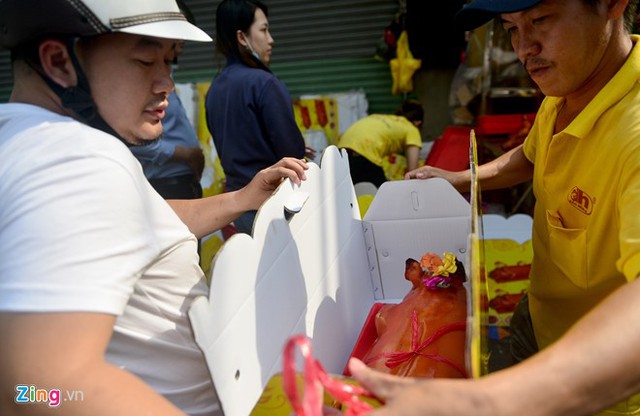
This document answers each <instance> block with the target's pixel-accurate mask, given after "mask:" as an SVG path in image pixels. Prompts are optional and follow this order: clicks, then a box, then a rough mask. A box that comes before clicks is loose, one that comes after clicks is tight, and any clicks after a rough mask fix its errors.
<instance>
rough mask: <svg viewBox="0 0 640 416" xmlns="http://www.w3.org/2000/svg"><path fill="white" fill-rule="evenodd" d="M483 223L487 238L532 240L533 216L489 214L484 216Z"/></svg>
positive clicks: (520, 241)
mask: <svg viewBox="0 0 640 416" xmlns="http://www.w3.org/2000/svg"><path fill="white" fill-rule="evenodd" d="M482 225H483V238H484V239H485V240H495V239H500V240H503V239H509V240H514V241H516V242H518V243H520V244H522V243H524V242H525V241H528V240H531V232H532V227H533V218H531V217H530V216H529V215H525V214H515V215H512V216H510V217H508V218H505V217H504V216H502V215H495V214H488V215H483V216H482Z"/></svg>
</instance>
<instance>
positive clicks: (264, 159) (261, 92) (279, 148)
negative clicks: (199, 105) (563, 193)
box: [206, 60, 305, 191]
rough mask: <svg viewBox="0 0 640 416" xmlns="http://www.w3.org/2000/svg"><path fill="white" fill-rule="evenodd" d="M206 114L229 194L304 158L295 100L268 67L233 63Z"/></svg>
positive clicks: (218, 80)
mask: <svg viewBox="0 0 640 416" xmlns="http://www.w3.org/2000/svg"><path fill="white" fill-rule="evenodd" d="M206 116H207V126H208V127H209V131H210V132H211V135H212V137H213V143H214V144H215V146H216V150H217V152H218V155H219V156H220V161H221V163H222V168H223V169H224V173H225V176H226V178H227V183H226V190H227V191H233V190H236V189H240V188H242V187H243V186H245V185H246V184H247V183H249V182H250V181H251V179H252V178H253V177H254V176H255V174H256V173H257V172H258V171H260V170H262V169H264V168H266V167H268V166H271V165H273V164H274V163H276V162H277V161H279V160H280V159H282V158H283V157H285V156H291V157H297V158H303V157H304V151H305V143H304V138H303V137H302V134H301V133H300V129H298V126H297V125H296V121H295V117H294V115H293V106H292V103H291V97H290V96H289V93H288V91H287V88H286V87H285V85H284V83H283V82H282V81H280V80H279V79H278V78H276V76H275V75H274V74H273V73H271V72H270V71H269V70H267V69H261V68H250V67H248V66H247V65H244V64H242V63H240V62H238V61H235V60H229V62H228V64H227V66H226V67H225V68H224V69H223V70H222V72H221V73H220V74H219V75H218V76H217V77H215V78H214V79H213V82H212V83H211V87H210V88H209V91H208V92H207V98H206Z"/></svg>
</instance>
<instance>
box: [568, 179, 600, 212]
mask: <svg viewBox="0 0 640 416" xmlns="http://www.w3.org/2000/svg"><path fill="white" fill-rule="evenodd" d="M567 199H568V201H569V203H570V204H571V206H573V207H574V208H576V209H577V210H578V211H580V212H582V213H583V214H586V215H591V212H593V204H594V203H595V202H596V200H595V198H592V197H591V196H589V194H587V193H586V192H585V191H583V190H582V189H580V188H578V187H577V186H575V187H574V188H573V189H572V190H571V192H569V195H568V197H567Z"/></svg>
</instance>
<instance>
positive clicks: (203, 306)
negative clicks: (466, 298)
mask: <svg viewBox="0 0 640 416" xmlns="http://www.w3.org/2000/svg"><path fill="white" fill-rule="evenodd" d="M321 163H322V165H321V166H322V168H320V167H318V166H317V165H316V164H314V163H310V168H309V171H307V178H308V179H307V180H306V181H304V182H303V183H302V184H301V185H300V186H296V185H292V184H291V182H289V181H288V180H287V181H285V182H283V184H282V185H281V186H280V187H279V188H278V190H277V191H276V192H275V193H274V195H273V196H272V197H271V198H269V199H268V200H267V201H266V202H265V203H264V204H263V206H262V207H261V208H260V210H259V211H258V214H257V216H256V221H255V224H254V231H253V237H250V236H248V235H246V234H236V235H234V236H233V237H231V238H230V239H229V240H228V241H227V242H226V243H225V244H224V245H223V247H222V248H221V249H220V251H219V252H218V254H217V255H216V258H215V259H214V263H213V272H212V276H211V290H210V295H209V298H208V299H207V298H204V297H202V298H199V299H197V300H196V301H195V302H194V304H193V306H192V308H191V310H190V311H189V316H190V319H191V322H192V326H193V329H194V333H195V337H196V341H197V343H198V345H200V346H201V348H202V350H203V352H204V354H205V358H206V360H207V365H208V366H209V370H210V371H211V374H212V378H213V381H214V384H215V387H216V392H217V393H218V397H219V399H220V402H221V405H222V408H223V411H224V413H225V415H227V416H236V415H238V416H240V415H247V414H249V413H250V411H251V409H252V408H253V406H254V404H255V403H256V401H257V400H258V398H259V397H260V394H261V393H262V391H263V388H264V386H265V385H266V383H267V381H268V380H269V378H270V377H271V376H272V375H274V374H276V373H278V372H280V371H281V367H282V361H281V356H282V348H283V346H284V344H285V342H286V340H287V339H288V338H289V337H290V336H291V335H293V334H305V335H307V336H308V337H309V338H310V339H311V341H312V347H313V351H314V356H315V357H316V358H317V359H318V360H319V361H320V362H321V363H322V364H323V366H324V367H325V368H326V369H327V371H329V372H331V373H341V372H342V369H343V368H344V366H345V364H346V361H347V359H348V357H349V354H350V352H351V350H352V349H353V346H354V344H355V341H356V339H357V336H358V334H359V332H360V330H361V329H362V325H363V324H364V322H365V319H366V317H367V314H368V312H369V310H370V308H371V306H372V305H373V303H374V302H375V301H376V299H392V298H401V297H403V296H404V294H406V292H407V291H408V287H410V286H407V283H406V281H405V280H404V267H405V260H406V259H407V258H408V257H413V258H416V257H417V258H419V257H420V256H421V255H422V254H424V252H425V251H427V250H429V251H431V252H435V253H440V254H441V253H442V252H443V251H454V252H456V253H457V254H458V255H459V254H460V253H463V252H464V250H465V249H466V245H467V243H468V234H469V227H470V219H469V216H470V210H469V205H468V204H467V203H466V201H465V200H464V199H463V198H462V197H461V196H460V195H459V193H458V192H457V191H455V189H454V188H453V187H451V185H449V184H448V183H447V182H445V181H443V180H440V179H433V180H423V181H396V182H391V183H388V184H385V185H383V186H382V187H381V188H380V189H379V190H378V192H377V194H376V197H375V199H374V201H373V203H372V205H371V207H370V208H369V211H368V212H367V215H366V216H365V220H364V221H362V220H361V219H360V214H359V209H358V205H357V199H356V195H355V191H354V187H353V184H352V182H351V177H350V175H349V164H348V160H347V155H346V153H345V152H342V153H340V151H339V150H338V149H337V148H336V147H335V146H329V147H328V148H327V149H326V150H325V152H324V154H323V157H322V161H321ZM300 204H303V205H302V208H301V209H299V212H298V213H296V214H291V213H290V212H289V211H290V210H291V209H289V210H287V209H286V208H285V207H291V206H293V205H298V207H296V208H299V206H300ZM465 207H466V211H465ZM460 257H463V256H460ZM465 257H466V256H465ZM461 260H462V258H461ZM372 276H373V279H372Z"/></svg>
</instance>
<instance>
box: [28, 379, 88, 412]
mask: <svg viewBox="0 0 640 416" xmlns="http://www.w3.org/2000/svg"><path fill="white" fill-rule="evenodd" d="M62 401H84V393H83V392H82V391H79V390H73V391H66V396H65V397H63V396H62V392H61V391H60V389H49V390H47V389H42V388H37V387H36V386H34V385H32V384H31V385H27V384H18V385H17V386H16V398H15V402H16V403H45V404H47V405H48V406H49V407H58V406H60V403H61V402H62Z"/></svg>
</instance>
